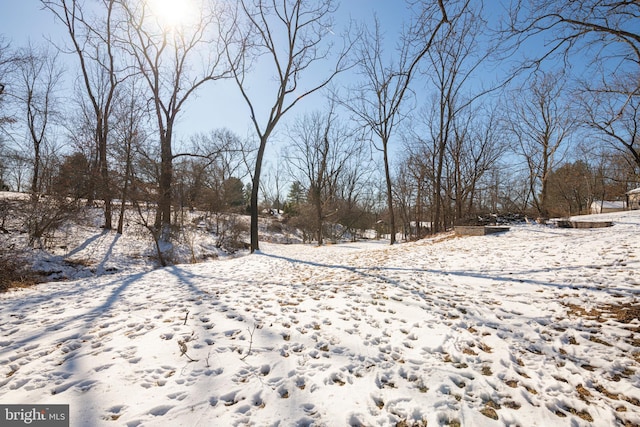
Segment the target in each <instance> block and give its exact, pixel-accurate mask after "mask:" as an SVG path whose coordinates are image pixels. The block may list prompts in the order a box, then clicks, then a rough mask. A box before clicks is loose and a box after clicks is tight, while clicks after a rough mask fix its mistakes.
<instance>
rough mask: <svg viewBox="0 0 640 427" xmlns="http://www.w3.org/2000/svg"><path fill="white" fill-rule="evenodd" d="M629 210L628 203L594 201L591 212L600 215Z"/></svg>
mask: <svg viewBox="0 0 640 427" xmlns="http://www.w3.org/2000/svg"><path fill="white" fill-rule="evenodd" d="M626 208H627V202H626V201H624V200H621V201H607V200H594V201H593V202H592V203H591V209H590V212H591V213H592V214H600V213H607V212H620V211H623V210H625V209H626Z"/></svg>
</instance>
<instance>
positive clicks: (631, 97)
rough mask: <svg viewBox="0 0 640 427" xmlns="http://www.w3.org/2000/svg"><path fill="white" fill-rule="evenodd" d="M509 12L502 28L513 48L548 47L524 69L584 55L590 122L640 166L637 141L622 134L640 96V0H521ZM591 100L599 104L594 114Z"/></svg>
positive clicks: (567, 62) (632, 117)
mask: <svg viewBox="0 0 640 427" xmlns="http://www.w3.org/2000/svg"><path fill="white" fill-rule="evenodd" d="M510 10H511V13H510V15H509V20H508V22H507V23H506V25H505V27H504V34H505V35H507V36H508V40H510V41H511V42H513V43H511V44H510V45H509V47H510V48H512V49H518V48H522V47H523V46H526V43H536V44H538V45H540V44H541V43H540V40H542V41H543V42H544V46H545V48H544V50H542V53H541V54H540V55H538V56H534V57H532V56H530V55H529V56H528V57H527V60H526V61H525V63H524V64H523V67H525V68H534V69H538V68H539V67H541V66H542V65H543V62H544V61H546V60H549V59H555V58H557V57H558V56H560V57H562V58H563V59H564V64H565V67H569V66H570V64H571V59H572V58H579V59H581V60H582V61H581V62H580V65H581V67H584V66H587V67H588V68H589V73H584V70H581V71H582V72H583V73H584V75H588V76H589V79H585V81H584V82H583V87H584V91H585V92H586V93H587V94H588V98H589V100H588V103H589V104H585V106H586V107H587V108H586V110H587V112H588V115H589V116H591V123H589V124H588V126H589V127H591V129H596V130H598V131H599V132H601V134H603V135H604V136H605V137H607V138H609V141H611V140H613V141H616V143H617V144H618V146H619V147H620V148H621V149H622V150H623V151H627V155H630V156H632V157H635V158H636V160H635V162H636V163H637V164H638V165H640V157H639V156H638V155H637V149H635V150H634V148H633V144H634V141H633V140H632V139H631V140H630V139H628V138H627V137H626V136H623V135H622V134H623V133H624V132H626V131H623V132H622V133H621V132H620V130H622V129H624V128H627V130H628V129H629V123H631V122H632V121H633V120H634V110H635V108H634V105H636V106H637V105H638V103H639V101H638V98H639V97H640V78H639V76H640V2H638V1H604V0H575V1H571V2H557V1H553V0H538V1H535V2H528V1H524V0H517V1H514V2H512V4H511V8H510ZM585 58H586V60H587V61H586V63H585V62H584V59H585ZM594 76H600V78H597V77H594ZM592 104H593V105H597V106H598V107H601V108H600V110H599V111H598V112H597V113H596V114H595V115H594V114H593V113H594V109H593V108H592ZM627 107H630V108H627ZM607 110H608V111H607ZM618 122H619V123H618ZM634 153H635V154H634Z"/></svg>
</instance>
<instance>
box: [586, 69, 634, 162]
mask: <svg viewBox="0 0 640 427" xmlns="http://www.w3.org/2000/svg"><path fill="white" fill-rule="evenodd" d="M625 80H626V79H625ZM634 84H635V82H634V81H633V80H627V81H619V82H618V83H617V84H616V86H617V87H618V88H619V89H620V90H607V91H604V90H602V91H584V92H583V93H582V96H581V97H580V104H581V111H583V112H584V113H585V114H583V115H581V117H582V122H583V124H584V125H586V126H587V128H589V129H592V130H595V131H596V132H597V135H599V136H600V139H601V140H602V141H603V142H604V143H605V144H607V145H610V146H611V147H612V148H613V149H615V150H617V151H621V152H622V153H623V154H624V155H625V156H628V157H629V158H630V159H631V161H632V162H633V163H635V165H636V167H637V168H639V169H640V96H632V97H624V99H621V97H620V95H621V93H626V92H629V91H630V89H631V87H630V86H633V85H634Z"/></svg>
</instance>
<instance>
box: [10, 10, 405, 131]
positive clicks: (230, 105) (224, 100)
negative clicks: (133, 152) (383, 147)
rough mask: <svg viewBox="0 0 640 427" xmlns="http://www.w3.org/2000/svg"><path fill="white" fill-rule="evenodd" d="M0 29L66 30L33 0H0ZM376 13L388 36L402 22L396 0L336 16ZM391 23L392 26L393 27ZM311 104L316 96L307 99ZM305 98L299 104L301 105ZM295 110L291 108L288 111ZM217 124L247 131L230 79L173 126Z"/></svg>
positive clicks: (16, 34)
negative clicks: (311, 99) (310, 99)
mask: <svg viewBox="0 0 640 427" xmlns="http://www.w3.org/2000/svg"><path fill="white" fill-rule="evenodd" d="M0 1H1V2H2V6H1V11H0V33H1V34H2V35H3V36H4V37H5V38H6V39H8V40H9V41H11V42H12V45H13V46H14V47H17V46H24V45H26V44H27V42H28V41H29V40H30V41H31V43H33V44H36V45H38V44H44V43H46V42H47V41H46V40H47V39H49V40H52V41H54V42H56V43H59V42H62V43H64V42H66V41H67V38H66V36H67V35H66V33H65V32H64V28H63V27H62V25H61V24H60V23H59V22H55V21H54V18H53V16H52V14H51V13H50V12H48V11H46V10H42V8H41V5H40V2H39V1H37V0H0ZM374 11H375V13H377V14H378V16H379V17H380V19H381V21H382V22H383V23H384V24H385V25H386V26H387V29H386V31H387V33H388V34H389V37H391V35H392V34H395V33H396V31H397V30H396V28H397V29H399V28H400V25H401V24H402V19H403V13H404V12H405V9H404V5H402V3H401V2H400V1H396V0H393V1H392V0H346V1H343V2H342V3H341V4H340V9H339V13H338V18H339V20H341V19H342V17H346V16H349V15H351V16H352V17H353V18H354V19H365V18H371V17H372V16H373V13H374ZM394 27H395V28H394ZM67 60H68V62H67V63H68V66H67V73H66V79H67V81H68V82H69V81H71V80H72V79H73V78H75V71H74V69H73V67H75V66H76V64H75V62H74V60H75V57H73V56H68V58H67ZM311 102H312V104H311V105H313V106H314V107H315V106H317V103H318V100H316V101H315V102H313V101H311ZM305 103H306V102H303V103H301V105H300V107H301V108H303V109H305V108H307V107H308V106H305V105H304V104H305ZM292 112H293V113H294V114H295V111H292ZM218 127H228V128H230V129H231V130H233V131H234V132H236V133H238V134H239V135H240V136H242V137H244V136H245V135H246V134H247V132H250V131H251V129H250V122H249V112H248V110H247V107H246V105H245V104H244V103H243V101H242V100H241V99H240V97H239V93H238V90H237V88H236V87H235V86H234V85H233V84H231V82H222V83H213V84H211V85H209V86H207V87H204V88H203V90H201V91H199V92H198V93H197V97H196V98H195V99H192V100H191V102H190V103H189V104H188V105H187V110H185V111H183V114H182V117H181V119H180V124H179V127H178V129H177V131H178V134H179V135H178V136H179V138H178V139H180V137H182V138H186V137H188V135H189V134H191V133H193V132H196V131H206V130H209V129H214V128H218Z"/></svg>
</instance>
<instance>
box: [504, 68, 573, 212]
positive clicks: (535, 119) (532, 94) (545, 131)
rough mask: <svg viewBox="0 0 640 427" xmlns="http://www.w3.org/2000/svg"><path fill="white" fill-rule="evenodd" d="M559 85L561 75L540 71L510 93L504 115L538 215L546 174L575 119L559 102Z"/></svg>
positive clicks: (543, 200) (544, 200)
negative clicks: (519, 88) (521, 160)
mask: <svg viewBox="0 0 640 427" xmlns="http://www.w3.org/2000/svg"><path fill="white" fill-rule="evenodd" d="M563 89H564V87H563V81H562V78H561V76H559V75H557V74H540V75H539V76H537V77H536V78H535V79H533V80H532V81H531V82H530V84H529V87H528V90H526V91H525V92H523V91H522V90H520V91H518V92H517V94H514V96H513V98H512V100H511V101H510V107H509V108H510V114H509V116H508V119H507V127H508V132H509V134H510V135H511V136H512V137H513V138H514V141H515V143H516V146H517V153H518V154H519V155H520V156H522V158H523V159H524V160H525V164H526V167H527V170H528V173H529V195H530V197H531V198H532V200H533V203H534V206H535V208H536V210H537V211H538V214H539V215H540V216H541V217H542V218H548V215H549V206H548V200H547V199H548V197H547V193H548V181H549V175H550V173H551V172H552V171H553V170H554V168H555V167H556V165H557V164H558V163H560V161H561V158H559V157H561V156H562V148H563V147H564V145H565V144H566V143H567V141H568V139H569V137H570V135H571V133H572V131H573V130H574V129H575V119H574V118H573V115H572V113H571V111H570V109H569V108H568V107H567V104H566V103H565V102H563V100H564V99H565V98H564V97H563ZM523 93H524V94H525V95H524V96H523Z"/></svg>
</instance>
